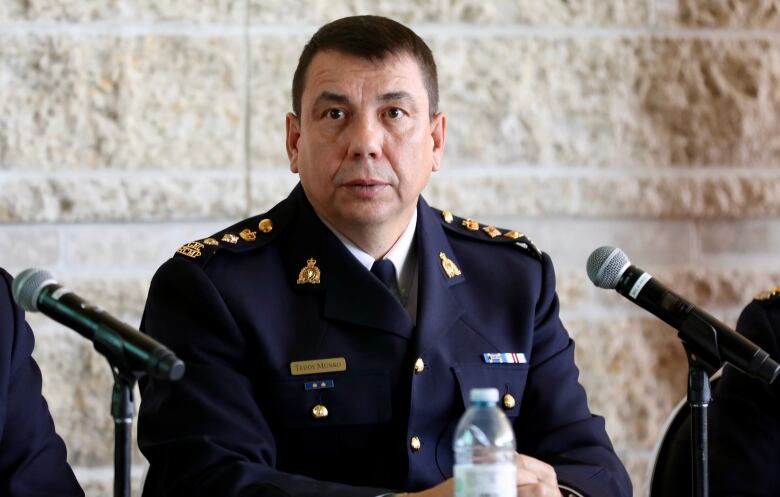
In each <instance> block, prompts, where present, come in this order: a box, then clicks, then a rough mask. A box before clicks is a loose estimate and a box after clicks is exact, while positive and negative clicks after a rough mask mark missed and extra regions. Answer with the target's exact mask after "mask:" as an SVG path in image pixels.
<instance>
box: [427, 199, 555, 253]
mask: <svg viewBox="0 0 780 497" xmlns="http://www.w3.org/2000/svg"><path fill="white" fill-rule="evenodd" d="M441 217H442V220H443V221H444V223H445V224H446V225H447V226H449V227H450V229H453V230H455V231H459V232H461V233H463V234H466V235H470V236H471V237H472V238H477V239H481V240H485V241H494V242H513V243H514V244H515V245H516V246H517V247H520V248H522V249H524V250H525V251H527V252H528V253H529V254H531V255H533V256H535V257H537V258H541V257H542V251H541V250H539V249H538V248H537V247H536V245H534V243H533V242H532V241H531V239H530V238H528V236H527V235H525V234H524V233H521V232H519V231H515V230H506V229H501V228H496V227H495V226H493V225H482V224H480V223H479V222H477V221H475V220H474V219H471V218H461V217H457V216H454V215H453V214H452V212H450V211H448V210H443V211H441Z"/></svg>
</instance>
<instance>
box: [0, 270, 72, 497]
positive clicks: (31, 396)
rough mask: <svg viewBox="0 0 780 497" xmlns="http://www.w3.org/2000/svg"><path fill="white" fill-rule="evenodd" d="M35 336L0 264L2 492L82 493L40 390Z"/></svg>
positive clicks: (29, 495)
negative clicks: (14, 297)
mask: <svg viewBox="0 0 780 497" xmlns="http://www.w3.org/2000/svg"><path fill="white" fill-rule="evenodd" d="M34 342H35V340H34V338H33V334H32V331H31V330H30V327H29V326H28V325H27V323H26V322H25V320H24V311H22V310H21V309H20V308H19V307H18V306H17V305H16V304H14V302H13V300H12V299H11V276H10V275H9V274H8V273H7V272H6V271H5V270H3V269H2V268H0V495H7V496H10V497H43V496H52V497H55V496H56V497H68V496H83V495H84V492H82V490H81V487H79V484H78V482H77V481H76V477H75V476H74V475H73V471H72V470H71V469H70V466H68V463H67V460H66V452H65V444H63V443H62V439H60V437H59V436H57V433H55V431H54V423H53V422H52V419H51V415H50V414H49V409H48V407H47V406H46V401H45V400H44V398H43V396H42V395H41V372H40V370H39V369H38V365H37V364H35V360H33V358H32V357H31V356H30V354H31V353H32V350H33V344H34Z"/></svg>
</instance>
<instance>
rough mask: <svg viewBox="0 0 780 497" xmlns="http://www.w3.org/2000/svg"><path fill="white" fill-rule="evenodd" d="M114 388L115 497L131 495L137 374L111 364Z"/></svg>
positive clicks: (112, 404)
mask: <svg viewBox="0 0 780 497" xmlns="http://www.w3.org/2000/svg"><path fill="white" fill-rule="evenodd" d="M109 364H111V361H109ZM111 372H112V374H113V375H114V388H113V390H112V392H111V417H113V418H114V497H130V461H131V455H130V447H131V437H132V428H133V414H134V413H135V407H134V403H133V389H134V388H135V384H136V381H137V379H138V377H137V374H136V373H134V372H133V371H130V370H128V369H124V368H119V367H116V366H114V365H111Z"/></svg>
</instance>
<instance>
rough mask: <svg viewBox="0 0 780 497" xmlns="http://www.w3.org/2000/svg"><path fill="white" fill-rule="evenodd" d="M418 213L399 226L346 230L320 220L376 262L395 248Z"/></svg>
mask: <svg viewBox="0 0 780 497" xmlns="http://www.w3.org/2000/svg"><path fill="white" fill-rule="evenodd" d="M416 212H417V210H416V209H414V210H412V212H410V213H409V214H408V215H407V216H405V220H403V221H402V222H401V223H400V224H398V226H385V225H382V226H379V225H366V226H347V227H346V229H344V228H342V227H341V226H338V225H336V224H334V223H332V222H331V221H330V220H328V219H325V218H324V217H323V216H320V219H321V220H322V221H323V222H324V223H325V224H326V225H327V226H328V227H329V228H330V229H331V230H332V231H336V232H338V233H339V234H340V235H341V236H343V237H344V238H346V239H347V240H349V241H350V242H352V243H353V244H355V246H356V247H358V248H359V249H360V250H362V251H363V252H365V253H367V254H369V255H370V256H371V257H373V258H374V259H375V260H378V259H381V258H383V257H384V256H385V255H386V254H387V252H389V251H390V249H391V248H393V245H395V243H396V242H397V241H398V239H399V238H400V237H401V235H403V233H404V231H406V228H407V227H408V226H409V223H410V222H411V220H412V216H413V215H414V214H415V213H416ZM318 215H319V214H318Z"/></svg>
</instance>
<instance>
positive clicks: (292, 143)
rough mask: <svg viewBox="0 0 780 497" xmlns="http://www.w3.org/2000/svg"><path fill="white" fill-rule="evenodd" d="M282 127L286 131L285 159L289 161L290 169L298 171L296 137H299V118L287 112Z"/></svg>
mask: <svg viewBox="0 0 780 497" xmlns="http://www.w3.org/2000/svg"><path fill="white" fill-rule="evenodd" d="M284 128H285V132H286V133H287V138H286V140H285V145H286V147H287V159H288V160H289V161H290V171H292V172H294V173H297V172H298V139H300V137H301V120H300V119H299V118H298V116H296V115H295V114H293V113H292V112H288V113H287V116H286V117H285V120H284Z"/></svg>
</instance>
